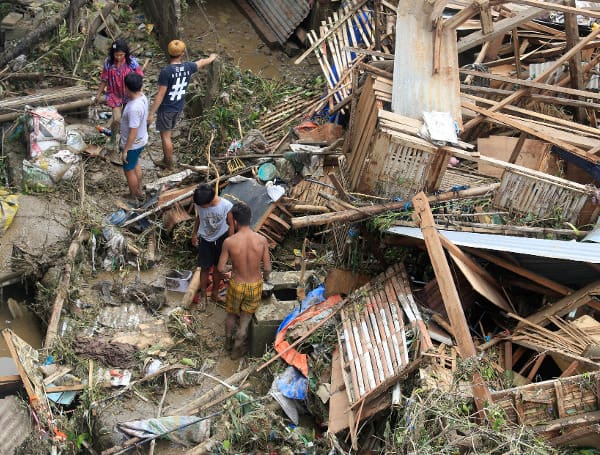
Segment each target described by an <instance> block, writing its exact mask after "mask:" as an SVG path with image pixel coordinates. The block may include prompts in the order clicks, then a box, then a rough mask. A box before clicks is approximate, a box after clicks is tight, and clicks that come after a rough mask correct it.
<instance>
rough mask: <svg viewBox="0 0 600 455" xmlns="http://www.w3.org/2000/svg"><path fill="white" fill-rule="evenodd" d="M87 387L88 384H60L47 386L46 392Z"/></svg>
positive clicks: (68, 390) (74, 390)
mask: <svg viewBox="0 0 600 455" xmlns="http://www.w3.org/2000/svg"><path fill="white" fill-rule="evenodd" d="M85 389H87V385H86V384H73V385H58V386H52V387H46V393H59V392H76V391H80V390H85Z"/></svg>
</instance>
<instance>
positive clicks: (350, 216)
mask: <svg viewBox="0 0 600 455" xmlns="http://www.w3.org/2000/svg"><path fill="white" fill-rule="evenodd" d="M499 186H500V184H499V183H491V184H489V185H483V186H479V187H475V188H469V189H467V190H462V191H449V192H447V193H442V194H438V195H431V196H428V198H427V200H428V201H429V202H430V203H432V202H441V201H449V200H452V199H463V198H469V197H474V196H481V195H483V194H486V193H489V192H493V191H495V190H496V189H498V187H499ZM406 204H407V202H388V203H385V204H378V205H372V206H369V207H356V208H354V209H348V210H342V211H339V212H334V213H324V214H319V215H307V216H300V217H296V218H292V220H291V224H292V228H294V229H299V228H303V227H308V226H319V225H322V224H328V223H334V222H340V221H356V220H360V219H362V218H369V217H372V216H375V215H379V214H380V213H383V212H386V211H391V210H404V208H405V207H406Z"/></svg>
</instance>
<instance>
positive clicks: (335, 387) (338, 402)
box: [327, 348, 350, 434]
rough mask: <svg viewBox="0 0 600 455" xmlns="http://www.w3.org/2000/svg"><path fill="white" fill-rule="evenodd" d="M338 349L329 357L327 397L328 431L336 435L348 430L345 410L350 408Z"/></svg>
mask: <svg viewBox="0 0 600 455" xmlns="http://www.w3.org/2000/svg"><path fill="white" fill-rule="evenodd" d="M340 357H341V354H340V349H339V348H336V349H334V351H333V353H332V355H331V381H330V384H331V386H330V396H329V416H328V425H327V428H328V431H331V432H332V433H334V434H335V433H338V432H340V431H342V430H345V429H346V428H348V416H347V415H346V412H347V409H348V408H349V407H350V402H349V401H348V395H347V394H346V392H345V388H346V386H345V384H344V377H343V375H342V361H341V358H340Z"/></svg>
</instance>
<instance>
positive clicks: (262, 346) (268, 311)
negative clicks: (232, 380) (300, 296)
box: [248, 296, 298, 357]
mask: <svg viewBox="0 0 600 455" xmlns="http://www.w3.org/2000/svg"><path fill="white" fill-rule="evenodd" d="M297 305H298V302H297V301H296V300H288V301H279V300H277V299H276V298H275V297H274V296H271V297H270V298H269V299H264V300H263V303H262V304H261V306H260V307H259V309H258V310H257V311H256V313H255V314H254V317H253V318H252V322H251V323H250V331H249V334H248V345H249V351H250V355H252V356H253V357H261V356H262V355H263V354H264V353H265V352H266V351H267V349H270V348H272V346H273V342H274V341H275V334H276V333H277V328H278V327H279V324H281V321H283V320H284V318H285V317H286V316H287V315H288V314H290V313H291V312H292V310H293V309H294V307H295V306H297Z"/></svg>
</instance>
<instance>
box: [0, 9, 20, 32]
mask: <svg viewBox="0 0 600 455" xmlns="http://www.w3.org/2000/svg"><path fill="white" fill-rule="evenodd" d="M21 19H23V15H22V14H21V13H15V12H11V13H8V14H7V15H6V16H4V19H2V22H0V30H2V31H6V30H13V29H14V28H15V26H16V25H17V23H18V22H19V21H20V20H21Z"/></svg>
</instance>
